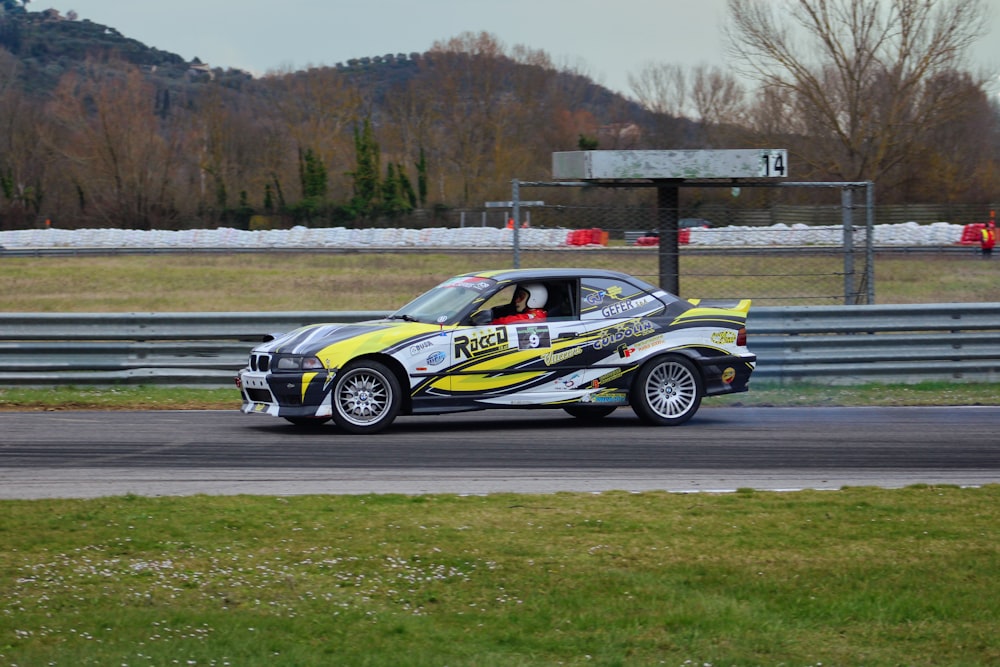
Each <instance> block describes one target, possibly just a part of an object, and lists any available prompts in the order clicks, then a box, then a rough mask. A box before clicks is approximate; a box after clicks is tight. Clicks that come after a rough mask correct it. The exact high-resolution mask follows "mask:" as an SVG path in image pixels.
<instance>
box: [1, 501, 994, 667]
mask: <svg viewBox="0 0 1000 667" xmlns="http://www.w3.org/2000/svg"><path fill="white" fill-rule="evenodd" d="M998 504H1000V486H996V485H993V486H987V487H982V488H970V489H959V488H955V487H931V486H914V487H909V488H906V489H897V490H883V489H870V488H848V489H843V490H841V491H839V492H829V491H825V492H824V491H802V492H796V493H772V492H752V491H742V492H737V493H733V494H723V495H709V494H696V495H684V494H668V493H659V492H650V493H642V494H629V493H605V494H600V495H595V494H567V493H559V494H552V495H544V496H536V495H532V496H525V495H506V494H497V495H490V496H485V497H462V496H453V495H433V496H399V495H385V496H371V495H368V496H293V497H250V496H238V497H206V496H195V497H189V498H146V497H139V496H132V495H130V496H124V497H114V498H102V499H94V500H34V501H4V502H2V503H0V505H2V512H0V545H2V546H0V572H2V580H3V582H4V585H3V586H2V587H0V664H4V665H21V666H29V665H55V666H61V665H66V666H69V665H72V666H77V665H101V666H105V665H115V666H117V665H217V666H223V665H233V666H237V665H239V666H247V665H250V666H253V665H300V666H303V665H334V664H335V665H372V666H379V665H392V666H393V667H395V666H397V665H434V666H440V665H452V666H463V665H470V666H471V665H475V666H477V667H481V666H489V665H498V666H500V665H502V666H504V667H509V666H510V665H525V666H528V665H559V664H562V665H674V666H677V667H682V666H685V665H707V664H711V665H718V666H722V665H726V666H728V665H800V666H805V665H819V664H823V665H867V666H869V667H878V666H880V665H886V666H888V665H917V666H919V665H987V664H998V662H1000V635H998V634H997V632H996V629H997V627H1000V607H998V606H997V604H996V601H997V599H1000V578H998V577H997V576H996V573H997V572H998V571H1000V549H998V546H997V542H996V527H997V519H996V517H997V513H996V512H997V510H996V508H997V506H998Z"/></svg>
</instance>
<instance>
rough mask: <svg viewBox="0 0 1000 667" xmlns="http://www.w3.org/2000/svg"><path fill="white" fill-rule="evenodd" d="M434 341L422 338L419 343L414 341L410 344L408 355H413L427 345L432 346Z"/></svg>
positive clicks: (424, 348)
mask: <svg viewBox="0 0 1000 667" xmlns="http://www.w3.org/2000/svg"><path fill="white" fill-rule="evenodd" d="M433 346H434V343H433V342H432V341H429V340H422V341H420V342H419V343H414V344H413V345H411V346H410V356H411V357H415V356H417V355H418V354H420V353H421V352H423V351H424V350H426V349H427V348H429V347H433Z"/></svg>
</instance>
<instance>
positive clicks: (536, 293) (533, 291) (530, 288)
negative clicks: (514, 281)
mask: <svg viewBox="0 0 1000 667" xmlns="http://www.w3.org/2000/svg"><path fill="white" fill-rule="evenodd" d="M518 287H519V288H520V289H523V290H524V291H525V292H527V293H528V301H527V302H526V303H525V304H524V305H525V306H526V307H527V308H544V307H545V302H546V301H548V300H549V290H547V289H546V288H545V285H543V284H541V283H528V284H526V285H518Z"/></svg>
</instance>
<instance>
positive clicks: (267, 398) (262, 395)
mask: <svg viewBox="0 0 1000 667" xmlns="http://www.w3.org/2000/svg"><path fill="white" fill-rule="evenodd" d="M246 392H247V398H249V399H250V400H251V401H254V402H255V403H270V402H271V392H269V391H268V390H267V389H249V388H248V389H247V390H246Z"/></svg>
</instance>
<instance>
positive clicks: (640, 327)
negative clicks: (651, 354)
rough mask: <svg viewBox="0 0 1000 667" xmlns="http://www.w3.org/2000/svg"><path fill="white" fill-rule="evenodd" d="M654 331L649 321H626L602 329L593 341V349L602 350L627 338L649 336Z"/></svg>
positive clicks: (653, 326)
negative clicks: (599, 335)
mask: <svg viewBox="0 0 1000 667" xmlns="http://www.w3.org/2000/svg"><path fill="white" fill-rule="evenodd" d="M655 329H656V326H655V325H654V324H653V323H652V322H650V321H649V320H643V319H636V320H628V321H626V322H622V323H621V324H617V325H615V326H613V327H609V328H607V329H604V330H603V331H602V332H601V337H600V338H598V339H597V340H595V341H594V343H593V345H594V349H595V350H603V349H604V348H606V347H611V346H612V345H617V344H619V343H621V342H623V341H624V340H625V339H627V338H641V337H643V336H646V335H649V334H650V333H652V332H653V331H654V330H655Z"/></svg>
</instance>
